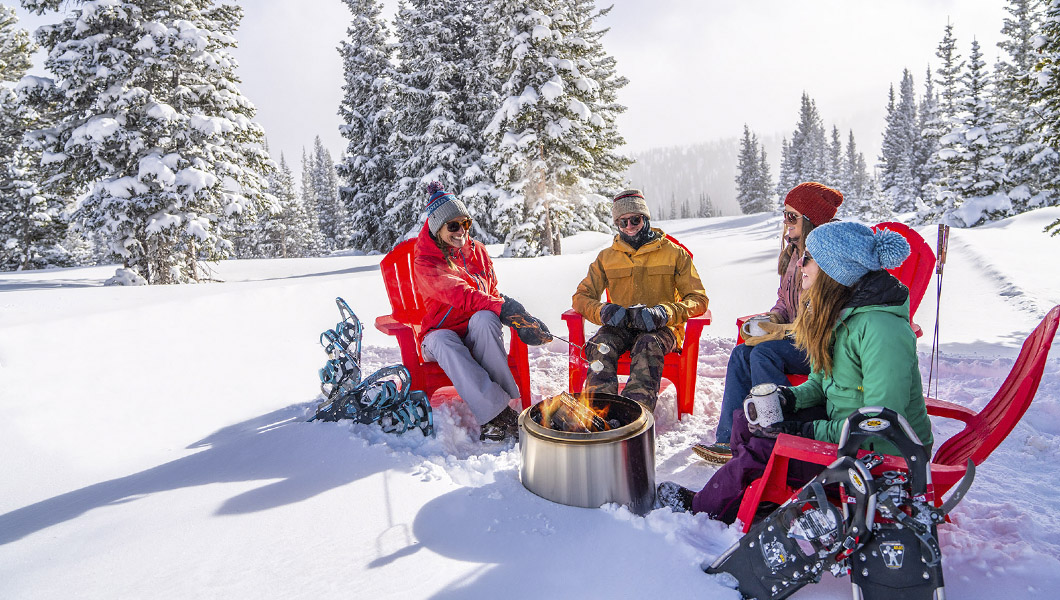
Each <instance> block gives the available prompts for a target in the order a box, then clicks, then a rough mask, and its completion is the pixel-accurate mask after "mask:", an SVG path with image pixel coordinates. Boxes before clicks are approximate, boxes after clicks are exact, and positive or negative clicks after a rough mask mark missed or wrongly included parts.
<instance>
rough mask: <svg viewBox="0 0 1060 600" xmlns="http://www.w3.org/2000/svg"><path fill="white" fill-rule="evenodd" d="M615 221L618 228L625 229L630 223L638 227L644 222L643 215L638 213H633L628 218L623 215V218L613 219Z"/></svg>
mask: <svg viewBox="0 0 1060 600" xmlns="http://www.w3.org/2000/svg"><path fill="white" fill-rule="evenodd" d="M615 222H616V223H618V227H619V228H620V229H625V228H626V227H629V226H630V225H632V226H634V227H640V224H641V223H643V222H644V217H642V216H640V215H633V216H632V217H629V218H628V219H627V218H624V217H623V218H621V219H619V220H618V221H615Z"/></svg>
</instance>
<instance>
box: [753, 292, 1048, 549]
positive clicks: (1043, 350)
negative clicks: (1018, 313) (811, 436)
mask: <svg viewBox="0 0 1060 600" xmlns="http://www.w3.org/2000/svg"><path fill="white" fill-rule="evenodd" d="M1058 322H1060V305H1058V306H1054V307H1053V309H1052V310H1050V311H1049V313H1048V314H1047V315H1045V318H1044V319H1043V320H1042V322H1041V323H1040V324H1039V325H1038V327H1036V328H1035V329H1034V331H1033V332H1032V333H1031V335H1030V337H1028V338H1027V340H1026V341H1025V342H1024V343H1023V348H1022V349H1021V350H1020V353H1019V356H1018V357H1017V358H1016V362H1015V363H1014V364H1013V365H1012V370H1011V371H1010V372H1009V374H1008V377H1007V378H1006V379H1005V382H1004V383H1002V384H1001V388H1000V389H999V390H998V392H997V393H996V394H994V397H993V399H991V400H990V402H989V403H988V404H987V405H986V406H985V407H983V410H981V411H979V412H978V413H976V412H974V411H972V410H969V409H968V408H965V407H963V406H960V405H958V404H953V403H952V402H945V401H942V400H935V399H933V398H928V399H927V400H926V402H927V407H928V414H929V415H931V416H935V417H943V418H947V419H957V420H960V421H963V422H964V424H965V425H964V429H962V430H961V431H960V432H959V433H957V434H956V435H954V436H953V437H951V438H950V439H948V440H946V442H945V443H943V444H942V446H940V447H939V449H938V451H937V452H935V456H934V457H933V458H932V459H931V487H929V489H928V492H929V493H932V494H933V500H934V502H935V504H936V505H939V504H941V503H942V495H943V494H945V493H946V491H947V490H949V489H950V488H951V487H953V486H954V485H955V484H956V483H957V482H958V481H960V479H961V477H963V476H964V473H965V471H966V469H967V466H966V465H967V462H968V459H971V460H972V462H973V463H975V464H976V465H979V464H982V462H983V461H984V460H986V458H987V457H988V456H990V453H991V452H993V451H994V449H995V448H997V447H998V445H999V444H1001V442H1002V441H1003V440H1004V439H1005V438H1006V437H1008V434H1009V433H1010V432H1011V431H1012V429H1013V428H1014V427H1015V426H1016V423H1017V422H1018V421H1019V420H1020V418H1022V417H1023V414H1024V413H1026V412H1027V408H1028V407H1029V406H1030V404H1031V400H1033V399H1034V394H1035V392H1037V390H1038V383H1039V382H1040V381H1041V379H1042V372H1043V371H1044V370H1045V360H1046V358H1048V356H1049V347H1050V346H1051V345H1052V343H1053V337H1054V336H1055V335H1056V328H1057V324H1058ZM837 450H838V447H837V446H836V445H835V444H829V443H827V442H819V441H816V440H808V439H806V438H801V437H797V436H792V435H787V434H781V435H779V436H778V437H777V443H776V446H774V448H773V454H772V455H771V456H770V458H769V462H768V463H767V464H766V468H765V471H764V472H763V473H762V477H761V478H759V479H757V480H755V481H754V482H753V483H751V485H750V486H749V487H748V488H747V489H746V490H745V491H744V496H743V500H742V501H741V502H740V511H739V513H738V518H739V519H740V520H741V521H742V522H743V530H744V532H745V533H746V532H747V531H748V530H749V529H750V528H751V521H752V519H753V518H754V514H755V511H756V510H757V508H758V505H759V503H760V502H767V501H768V502H776V503H783V502H785V501H786V500H787V499H788V498H789V497H791V494H792V493H793V489H792V488H791V487H789V486H788V482H787V472H788V462H789V461H790V460H793V459H794V460H802V461H806V462H811V463H815V464H819V465H829V464H831V463H832V462H833V461H834V460H835V458H836V451H837ZM878 470H879V471H885V470H906V467H905V461H904V460H903V459H902V458H900V457H896V456H888V457H886V460H885V461H884V463H883V464H882V465H881V466H880V467H878ZM874 472H875V471H874Z"/></svg>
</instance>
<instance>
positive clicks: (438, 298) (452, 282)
mask: <svg viewBox="0 0 1060 600" xmlns="http://www.w3.org/2000/svg"><path fill="white" fill-rule="evenodd" d="M445 254H446V255H448V256H449V259H450V260H451V261H452V263H453V264H452V266H450V265H449V263H448V262H447V261H446V256H445V255H443V254H442V250H441V248H439V247H438V245H437V244H435V242H434V238H432V237H431V234H430V231H429V230H428V229H427V224H426V223H424V225H423V229H421V230H420V235H419V237H418V238H416V249H415V251H414V252H413V259H412V276H413V277H414V278H415V281H416V289H417V290H419V292H420V294H421V295H422V296H423V300H424V304H426V309H427V310H426V312H425V313H424V314H423V322H422V323H421V324H420V325H421V326H420V331H419V338H418V340H417V342H419V341H423V336H425V335H426V334H428V333H430V332H431V331H432V330H434V329H452V330H453V331H455V332H456V333H457V334H458V335H459V336H460V337H463V336H465V335H467V322H468V320H469V319H471V315H473V314H475V313H477V312H478V311H480V310H491V311H493V312H495V313H497V315H500V314H501V305H502V304H504V301H503V300H502V299H501V294H500V292H498V291H497V274H496V272H494V270H493V261H492V260H490V257H489V254H487V253H486V247H485V246H484V245H482V243H481V242H477V241H475V240H473V239H471V238H468V241H467V243H466V244H464V246H463V247H462V248H448V249H447V250H446V251H445Z"/></svg>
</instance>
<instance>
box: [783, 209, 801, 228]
mask: <svg viewBox="0 0 1060 600" xmlns="http://www.w3.org/2000/svg"><path fill="white" fill-rule="evenodd" d="M801 216H802V215H800V214H799V213H797V212H791V211H790V210H786V211H784V222H785V223H787V224H788V225H794V224H795V222H796V221H798V220H799V217H801Z"/></svg>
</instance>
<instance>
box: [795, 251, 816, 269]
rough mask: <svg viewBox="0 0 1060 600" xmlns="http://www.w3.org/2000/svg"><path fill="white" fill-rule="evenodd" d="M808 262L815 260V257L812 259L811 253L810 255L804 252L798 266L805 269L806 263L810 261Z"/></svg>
mask: <svg viewBox="0 0 1060 600" xmlns="http://www.w3.org/2000/svg"><path fill="white" fill-rule="evenodd" d="M808 260H809V261H812V260H813V257H812V256H810V253H809V251H806V252H803V253H802V256H800V257H799V263H798V266H800V267H804V266H806V261H808Z"/></svg>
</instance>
